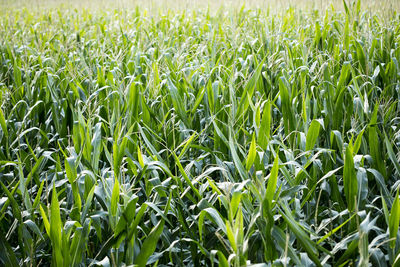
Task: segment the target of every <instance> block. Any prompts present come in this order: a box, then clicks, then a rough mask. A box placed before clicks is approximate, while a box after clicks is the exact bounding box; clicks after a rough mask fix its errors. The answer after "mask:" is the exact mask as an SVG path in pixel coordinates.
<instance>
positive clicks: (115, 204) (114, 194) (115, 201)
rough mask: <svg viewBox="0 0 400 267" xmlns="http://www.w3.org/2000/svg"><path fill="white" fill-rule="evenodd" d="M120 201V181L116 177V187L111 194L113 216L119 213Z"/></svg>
mask: <svg viewBox="0 0 400 267" xmlns="http://www.w3.org/2000/svg"><path fill="white" fill-rule="evenodd" d="M118 202H119V182H118V179H115V182H114V187H113V190H112V194H111V216H115V215H117V208H118Z"/></svg>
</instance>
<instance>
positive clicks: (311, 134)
mask: <svg viewBox="0 0 400 267" xmlns="http://www.w3.org/2000/svg"><path fill="white" fill-rule="evenodd" d="M320 127H321V125H320V123H319V122H318V121H317V120H313V121H312V122H311V125H310V128H308V131H307V137H306V151H308V150H311V149H312V148H313V147H314V146H315V143H316V142H317V138H318V136H319V129H320Z"/></svg>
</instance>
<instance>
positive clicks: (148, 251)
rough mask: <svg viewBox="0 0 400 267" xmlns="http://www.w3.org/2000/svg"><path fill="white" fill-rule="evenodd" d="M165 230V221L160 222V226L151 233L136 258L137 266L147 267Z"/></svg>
mask: <svg viewBox="0 0 400 267" xmlns="http://www.w3.org/2000/svg"><path fill="white" fill-rule="evenodd" d="M163 230H164V220H161V221H159V222H158V224H157V225H156V226H155V227H154V228H153V230H152V231H151V232H150V234H149V236H148V237H147V238H146V240H145V241H144V242H143V245H142V247H141V249H140V252H139V255H138V256H137V257H136V260H135V264H137V265H138V266H139V267H142V266H143V267H144V266H146V263H147V260H148V259H149V257H150V256H151V255H152V254H153V253H154V251H155V249H156V246H157V242H158V240H159V239H160V236H161V234H162V232H163Z"/></svg>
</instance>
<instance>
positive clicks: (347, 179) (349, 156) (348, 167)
mask: <svg viewBox="0 0 400 267" xmlns="http://www.w3.org/2000/svg"><path fill="white" fill-rule="evenodd" d="M343 186H344V193H345V196H346V200H347V207H348V210H349V211H354V210H355V209H356V201H357V193H358V181H357V175H356V171H355V169H354V160H353V145H352V144H351V142H350V144H349V145H348V146H347V148H346V152H345V158H344V169H343Z"/></svg>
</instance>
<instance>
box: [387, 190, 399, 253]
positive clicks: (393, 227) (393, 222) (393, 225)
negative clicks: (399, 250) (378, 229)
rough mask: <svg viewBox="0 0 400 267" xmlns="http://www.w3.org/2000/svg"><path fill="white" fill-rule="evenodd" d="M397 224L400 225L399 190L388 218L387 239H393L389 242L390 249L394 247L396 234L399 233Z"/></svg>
mask: <svg viewBox="0 0 400 267" xmlns="http://www.w3.org/2000/svg"><path fill="white" fill-rule="evenodd" d="M399 223H400V201H399V190H397V192H396V196H395V198H394V201H393V205H392V208H391V210H390V216H389V237H390V239H394V240H391V241H390V247H391V248H392V249H393V248H394V247H395V246H396V239H397V232H398V231H399Z"/></svg>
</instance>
